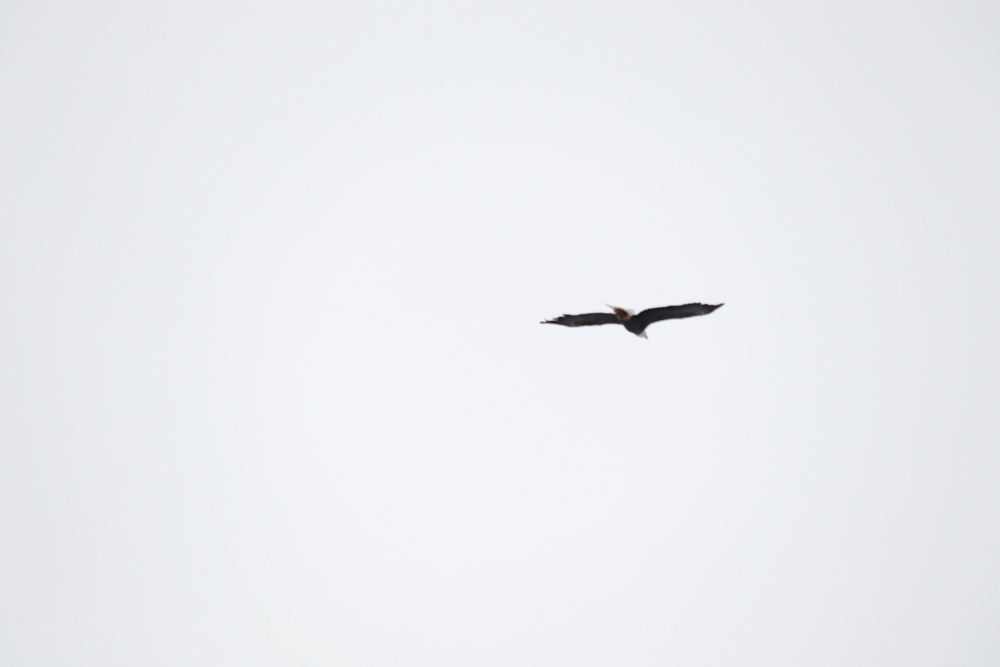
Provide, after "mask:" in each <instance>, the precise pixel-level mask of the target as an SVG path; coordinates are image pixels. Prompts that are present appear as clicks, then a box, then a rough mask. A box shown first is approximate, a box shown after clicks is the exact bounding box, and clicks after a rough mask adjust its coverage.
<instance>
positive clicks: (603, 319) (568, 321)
mask: <svg viewBox="0 0 1000 667" xmlns="http://www.w3.org/2000/svg"><path fill="white" fill-rule="evenodd" d="M542 324H561V325H563V326H564V327H589V326H594V325H597V324H621V320H619V319H618V316H617V315H615V314H614V313H584V314H583V315H560V316H559V317H556V318H554V319H551V320H545V321H544V322H542Z"/></svg>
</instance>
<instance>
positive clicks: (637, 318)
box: [541, 303, 725, 338]
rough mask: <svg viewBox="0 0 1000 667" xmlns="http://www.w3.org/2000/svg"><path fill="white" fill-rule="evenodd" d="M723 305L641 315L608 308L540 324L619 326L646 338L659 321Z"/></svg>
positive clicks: (686, 306) (669, 308)
mask: <svg viewBox="0 0 1000 667" xmlns="http://www.w3.org/2000/svg"><path fill="white" fill-rule="evenodd" d="M723 305H725V304H721V303H720V304H718V305H715V306H710V305H708V304H706V303H686V304H684V305H683V306H661V307H660V308H647V309H646V310H644V311H642V312H641V313H634V312H632V311H631V310H628V309H626V308H619V307H618V306H610V305H609V306H608V308H610V309H611V310H613V311H614V312H613V313H584V314H583V315H560V316H559V317H556V318H553V319H551V320H543V321H542V322H541V324H561V325H563V326H564V327H590V326H595V325H598V324H621V325H622V326H624V327H625V328H626V329H627V330H628V331H631V332H632V333H634V334H635V335H636V336H639V337H640V338H646V337H647V336H646V327H648V326H649V325H650V324H652V323H653V322H659V321H660V320H676V319H679V318H682V317H695V316H696V315H708V314H709V313H711V312H713V311H714V310H715V309H716V308H721V307H722V306H723Z"/></svg>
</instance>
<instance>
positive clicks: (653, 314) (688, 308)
mask: <svg viewBox="0 0 1000 667" xmlns="http://www.w3.org/2000/svg"><path fill="white" fill-rule="evenodd" d="M722 305H723V304H721V303H720V304H719V305H717V306H710V305H708V304H705V303H686V304H684V305H683V306H663V307H661V308H649V309H647V310H644V311H642V312H641V313H638V314H637V315H633V316H632V321H633V322H638V323H641V324H643V326H649V325H650V324H652V323H653V322H659V321H660V320H675V319H678V318H681V317H695V316H697V315H708V314H709V313H711V312H712V311H713V310H715V309H716V308H720V307H721V306H722Z"/></svg>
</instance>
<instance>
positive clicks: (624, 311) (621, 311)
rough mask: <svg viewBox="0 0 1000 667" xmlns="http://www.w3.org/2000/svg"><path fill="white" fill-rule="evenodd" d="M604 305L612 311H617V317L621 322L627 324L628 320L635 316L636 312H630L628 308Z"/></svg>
mask: <svg viewBox="0 0 1000 667" xmlns="http://www.w3.org/2000/svg"><path fill="white" fill-rule="evenodd" d="M604 305H606V306H607V307H608V308H610V309H611V310H613V311H615V315H617V316H618V319H619V320H621V321H622V322H625V321H626V320H628V319H630V318H631V317H632V316H633V315H635V311H634V310H629V309H628V308H619V307H618V306H612V305H611V304H610V303H606V304H604Z"/></svg>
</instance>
